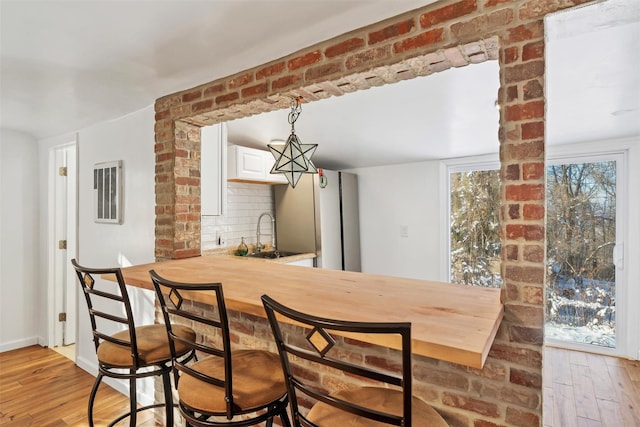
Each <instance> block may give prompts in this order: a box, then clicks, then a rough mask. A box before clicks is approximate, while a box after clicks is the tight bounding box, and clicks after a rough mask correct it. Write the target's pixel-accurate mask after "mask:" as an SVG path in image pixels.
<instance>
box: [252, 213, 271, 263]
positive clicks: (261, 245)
mask: <svg viewBox="0 0 640 427" xmlns="http://www.w3.org/2000/svg"><path fill="white" fill-rule="evenodd" d="M263 216H268V217H269V218H271V244H272V246H273V250H274V251H275V250H276V228H275V219H274V218H273V215H271V214H270V213H269V212H263V213H261V214H260V216H259V217H258V227H257V229H256V253H257V252H262V249H264V245H263V244H262V243H260V222H261V221H262V217H263Z"/></svg>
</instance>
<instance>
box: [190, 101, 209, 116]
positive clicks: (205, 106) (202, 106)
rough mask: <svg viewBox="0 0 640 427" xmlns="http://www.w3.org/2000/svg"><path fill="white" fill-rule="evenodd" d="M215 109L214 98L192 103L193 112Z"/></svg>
mask: <svg viewBox="0 0 640 427" xmlns="http://www.w3.org/2000/svg"><path fill="white" fill-rule="evenodd" d="M212 109H213V100H211V99H205V100H204V101H199V102H196V103H194V104H192V105H191V112H193V113H197V112H200V111H211V110H212Z"/></svg>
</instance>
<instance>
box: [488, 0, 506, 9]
mask: <svg viewBox="0 0 640 427" xmlns="http://www.w3.org/2000/svg"><path fill="white" fill-rule="evenodd" d="M505 3H513V0H487V1H486V2H485V3H484V7H485V8H490V7H495V6H500V5H502V4H505Z"/></svg>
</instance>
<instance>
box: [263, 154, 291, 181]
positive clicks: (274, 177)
mask: <svg viewBox="0 0 640 427" xmlns="http://www.w3.org/2000/svg"><path fill="white" fill-rule="evenodd" d="M263 155H264V170H265V179H266V180H267V181H269V182H273V183H283V184H287V183H288V182H289V181H287V177H286V176H284V174H281V173H271V168H272V167H273V164H274V163H275V161H276V160H275V159H274V158H273V154H271V151H265V152H264V154H263Z"/></svg>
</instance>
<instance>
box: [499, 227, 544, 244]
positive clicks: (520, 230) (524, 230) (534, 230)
mask: <svg viewBox="0 0 640 427" xmlns="http://www.w3.org/2000/svg"><path fill="white" fill-rule="evenodd" d="M506 237H507V239H509V240H518V239H522V238H524V239H525V240H527V241H529V240H533V241H538V240H542V239H543V238H544V227H543V226H541V225H526V224H507V226H506Z"/></svg>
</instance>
